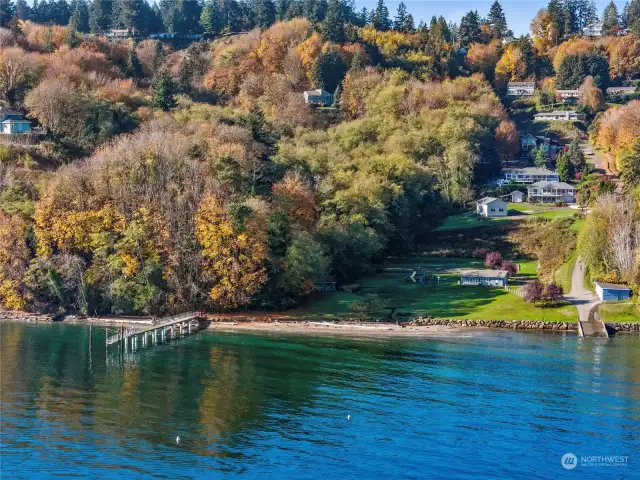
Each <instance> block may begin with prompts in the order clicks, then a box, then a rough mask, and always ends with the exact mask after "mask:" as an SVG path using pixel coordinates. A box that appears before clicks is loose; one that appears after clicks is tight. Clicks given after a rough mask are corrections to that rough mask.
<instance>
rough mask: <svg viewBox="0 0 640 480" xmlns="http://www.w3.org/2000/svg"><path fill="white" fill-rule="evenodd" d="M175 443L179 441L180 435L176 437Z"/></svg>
mask: <svg viewBox="0 0 640 480" xmlns="http://www.w3.org/2000/svg"><path fill="white" fill-rule="evenodd" d="M176 443H180V436H179V435H178V436H177V437H176Z"/></svg>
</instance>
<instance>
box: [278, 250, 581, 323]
mask: <svg viewBox="0 0 640 480" xmlns="http://www.w3.org/2000/svg"><path fill="white" fill-rule="evenodd" d="M442 260H447V262H445V263H448V265H442V264H443V262H442ZM432 261H433V264H431V265H432V266H434V273H435V272H437V271H438V269H439V268H440V267H438V268H435V267H437V266H439V265H442V266H444V268H447V267H448V268H459V267H465V268H467V267H471V268H480V267H481V263H482V262H478V261H474V260H469V259H432ZM520 263H521V271H520V273H519V275H521V276H522V278H523V280H524V279H526V278H531V277H533V275H535V261H524V262H520ZM402 265H404V266H405V267H406V266H407V264H403V263H397V264H395V263H394V266H396V267H398V268H400V267H401V266H402ZM413 265H414V266H418V265H421V266H429V263H428V262H425V261H424V259H416V260H415V262H414V263H413ZM392 268H393V267H392ZM408 275H409V272H397V271H383V272H381V273H377V274H373V275H370V276H368V277H365V278H363V279H362V280H361V281H360V282H359V284H360V289H359V290H358V291H357V292H356V293H347V292H335V293H321V294H320V293H319V294H315V295H313V297H312V298H311V299H310V300H309V301H308V302H307V304H306V305H304V306H302V307H299V308H297V309H295V310H292V311H290V312H288V313H289V314H291V315H293V316H296V317H309V318H311V317H314V318H317V317H318V316H319V315H323V316H327V317H348V316H350V315H351V312H350V310H349V304H350V303H352V302H354V301H356V300H359V299H362V298H364V297H365V295H367V294H376V295H378V296H379V297H381V298H383V299H384V300H385V304H386V306H387V307H396V308H398V309H399V310H398V311H399V312H402V313H404V314H406V315H411V316H414V315H430V316H433V317H436V318H450V319H476V320H545V321H569V322H573V321H575V318H576V311H575V307H573V306H570V305H565V306H560V307H554V308H541V307H534V306H533V305H532V304H529V303H526V302H524V301H523V300H522V299H521V298H520V297H519V296H517V295H515V294H513V293H509V292H507V291H505V290H504V289H502V288H495V287H480V286H478V287H476V286H461V285H458V284H457V283H458V280H459V279H460V276H459V275H455V274H441V278H440V283H439V284H436V285H421V284H416V283H413V282H410V281H405V280H404V279H405V277H407V276H408ZM388 313H389V310H386V311H384V312H379V314H377V315H376V316H378V317H381V316H384V315H385V314H388Z"/></svg>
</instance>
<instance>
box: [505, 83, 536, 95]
mask: <svg viewBox="0 0 640 480" xmlns="http://www.w3.org/2000/svg"><path fill="white" fill-rule="evenodd" d="M535 91H536V84H535V82H509V83H507V95H508V96H510V97H531V96H532V95H533V94H534V93H535Z"/></svg>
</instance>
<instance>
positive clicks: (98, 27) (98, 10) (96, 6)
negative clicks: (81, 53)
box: [89, 0, 112, 33]
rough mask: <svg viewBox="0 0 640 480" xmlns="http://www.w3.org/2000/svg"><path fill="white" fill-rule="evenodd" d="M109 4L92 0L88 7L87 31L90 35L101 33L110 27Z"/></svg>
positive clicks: (106, 0) (106, 1)
mask: <svg viewBox="0 0 640 480" xmlns="http://www.w3.org/2000/svg"><path fill="white" fill-rule="evenodd" d="M111 14H112V9H111V2H110V1H109V0H93V1H92V2H91V5H90V6H89V30H90V31H91V33H102V32H104V31H106V30H108V29H109V28H110V27H111Z"/></svg>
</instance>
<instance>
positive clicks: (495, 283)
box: [460, 270, 509, 287]
mask: <svg viewBox="0 0 640 480" xmlns="http://www.w3.org/2000/svg"><path fill="white" fill-rule="evenodd" d="M508 279H509V272H506V271H504V270H462V271H461V272H460V285H483V286H488V287H506V286H507V284H508V281H509V280H508Z"/></svg>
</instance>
